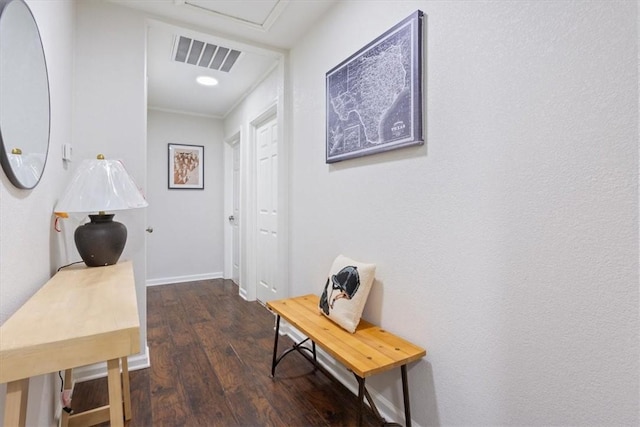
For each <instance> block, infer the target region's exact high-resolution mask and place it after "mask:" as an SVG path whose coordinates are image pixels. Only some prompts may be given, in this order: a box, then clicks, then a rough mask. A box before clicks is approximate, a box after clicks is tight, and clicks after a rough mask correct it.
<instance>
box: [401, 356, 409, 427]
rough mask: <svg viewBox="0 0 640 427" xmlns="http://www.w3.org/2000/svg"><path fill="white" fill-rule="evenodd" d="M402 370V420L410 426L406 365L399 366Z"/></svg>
mask: <svg viewBox="0 0 640 427" xmlns="http://www.w3.org/2000/svg"><path fill="white" fill-rule="evenodd" d="M400 370H401V371H402V396H403V397H404V422H405V425H406V426H407V427H411V409H410V408H409V384H408V381H407V365H402V366H401V367H400Z"/></svg>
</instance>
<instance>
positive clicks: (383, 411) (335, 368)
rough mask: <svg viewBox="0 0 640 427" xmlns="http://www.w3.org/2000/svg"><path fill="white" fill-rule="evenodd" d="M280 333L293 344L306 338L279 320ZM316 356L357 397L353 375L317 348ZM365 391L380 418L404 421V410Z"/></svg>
mask: <svg viewBox="0 0 640 427" xmlns="http://www.w3.org/2000/svg"><path fill="white" fill-rule="evenodd" d="M280 333H281V334H282V335H287V336H289V338H291V339H292V340H293V341H294V342H300V341H302V340H304V339H305V338H307V337H306V336H305V335H303V334H302V333H300V331H298V330H297V329H295V328H294V327H293V326H291V325H290V324H288V323H287V322H285V320H284V319H281V323H280ZM316 354H317V360H318V362H320V364H321V365H322V366H323V367H324V368H325V369H326V370H327V371H329V372H330V373H331V375H333V376H334V377H335V378H336V379H337V380H338V381H340V382H341V383H342V384H343V385H344V386H345V387H347V388H348V389H349V391H351V392H352V393H353V394H355V395H356V396H357V395H358V383H357V381H356V379H355V378H354V376H353V373H352V372H351V371H349V370H347V368H345V367H344V366H343V365H342V364H341V363H340V362H338V361H336V360H335V359H334V358H333V357H331V355H329V354H328V353H326V352H324V351H323V350H322V349H321V348H320V347H317V346H316ZM276 372H277V371H276ZM367 390H368V391H369V394H370V395H371V398H372V399H373V401H374V402H375V404H376V407H377V408H378V411H379V412H380V415H382V417H383V418H385V420H386V421H387V422H393V421H394V420H404V408H398V407H396V406H395V405H394V404H393V403H391V402H390V401H389V400H388V399H387V398H386V397H384V396H382V395H381V394H380V393H378V392H376V391H375V390H372V389H369V388H367ZM365 402H366V399H365ZM412 423H413V421H412Z"/></svg>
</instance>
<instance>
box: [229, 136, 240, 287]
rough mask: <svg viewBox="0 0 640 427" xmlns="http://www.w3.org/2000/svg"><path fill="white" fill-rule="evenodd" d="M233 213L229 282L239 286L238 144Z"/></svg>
mask: <svg viewBox="0 0 640 427" xmlns="http://www.w3.org/2000/svg"><path fill="white" fill-rule="evenodd" d="M232 179H233V195H232V198H233V202H232V203H233V213H232V214H231V215H232V216H231V218H229V221H230V222H231V246H232V249H231V280H233V281H234V282H235V283H236V284H237V285H239V284H240V143H239V142H238V143H236V144H235V145H234V146H233V178H232Z"/></svg>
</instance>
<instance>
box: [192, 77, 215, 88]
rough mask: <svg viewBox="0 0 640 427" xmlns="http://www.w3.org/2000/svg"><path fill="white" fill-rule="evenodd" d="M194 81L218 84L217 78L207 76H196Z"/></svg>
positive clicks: (205, 84) (208, 84)
mask: <svg viewBox="0 0 640 427" xmlns="http://www.w3.org/2000/svg"><path fill="white" fill-rule="evenodd" d="M196 81H197V82H198V83H200V84H201V85H203V86H215V85H217V84H218V80H217V79H215V78H213V77H209V76H199V77H198V78H196Z"/></svg>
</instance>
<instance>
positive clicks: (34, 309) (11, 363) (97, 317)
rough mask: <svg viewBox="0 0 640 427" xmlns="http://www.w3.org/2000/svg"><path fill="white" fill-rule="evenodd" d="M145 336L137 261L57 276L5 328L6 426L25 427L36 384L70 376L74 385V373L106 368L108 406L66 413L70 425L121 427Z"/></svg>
mask: <svg viewBox="0 0 640 427" xmlns="http://www.w3.org/2000/svg"><path fill="white" fill-rule="evenodd" d="M139 332H140V320H139V317H138V303H137V299H136V289H135V280H134V276H133V265H132V263H131V262H130V261H127V262H122V263H119V264H116V265H112V266H108V267H86V266H84V265H82V266H73V267H68V268H65V269H63V270H61V271H60V272H58V273H57V274H56V275H55V276H54V277H53V278H51V280H49V281H48V282H47V283H46V284H45V285H44V286H43V287H42V288H41V289H40V290H39V291H38V292H37V293H36V294H35V295H34V296H33V297H31V299H29V300H28V301H27V302H26V303H25V304H24V305H23V306H22V307H21V308H20V309H19V310H18V311H17V312H15V313H14V314H13V316H11V318H9V319H8V320H7V321H6V322H5V323H4V324H3V325H2V326H0V383H8V384H7V396H6V400H5V402H6V403H5V414H4V426H5V427H13V426H24V425H25V422H26V420H25V418H26V412H27V397H28V392H29V378H30V377H33V376H36V375H42V374H48V373H51V372H56V371H62V370H67V375H66V377H67V378H68V379H70V377H71V375H70V372H71V371H70V370H71V369H72V368H76V367H79V366H85V365H90V364H93V363H98V362H104V361H106V362H107V369H108V384H109V405H107V406H105V407H102V408H97V409H94V410H91V411H86V412H83V413H80V414H73V415H71V416H68V415H67V414H66V413H64V415H63V423H66V422H69V424H70V425H91V424H96V423H99V422H102V421H107V420H110V421H111V425H112V426H122V425H123V424H124V421H123V419H124V416H125V415H126V416H127V419H129V418H130V408H131V402H130V395H129V381H128V380H129V375H128V367H127V363H126V360H127V356H128V355H131V354H136V353H138V352H139V351H140V336H139ZM121 359H122V361H123V375H122V377H123V379H122V381H121V378H120V360H121ZM123 383H124V407H125V409H124V413H123V387H122V384H123ZM68 386H70V384H68ZM127 412H128V413H127Z"/></svg>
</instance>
